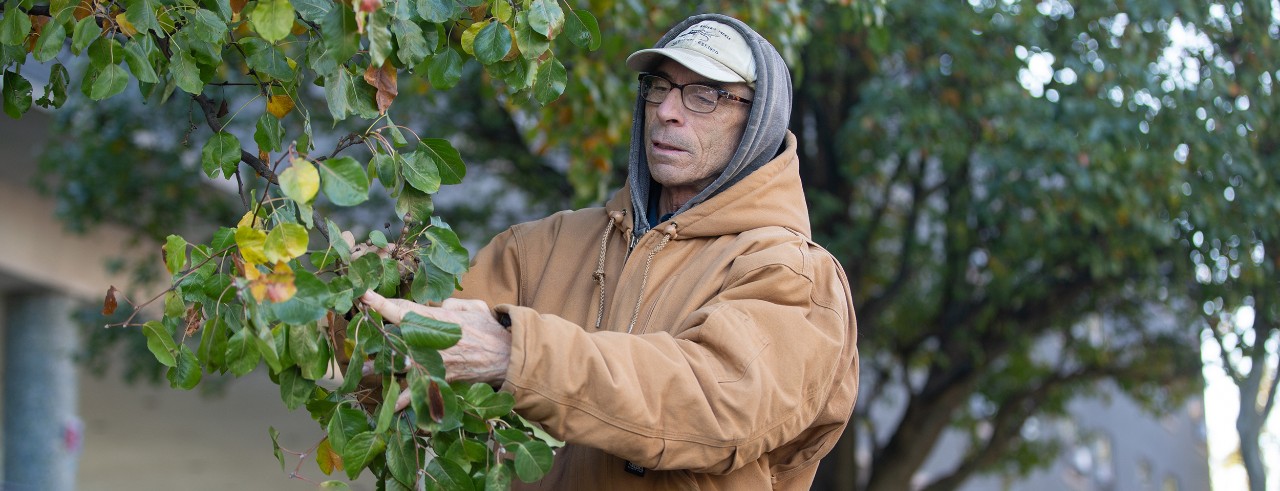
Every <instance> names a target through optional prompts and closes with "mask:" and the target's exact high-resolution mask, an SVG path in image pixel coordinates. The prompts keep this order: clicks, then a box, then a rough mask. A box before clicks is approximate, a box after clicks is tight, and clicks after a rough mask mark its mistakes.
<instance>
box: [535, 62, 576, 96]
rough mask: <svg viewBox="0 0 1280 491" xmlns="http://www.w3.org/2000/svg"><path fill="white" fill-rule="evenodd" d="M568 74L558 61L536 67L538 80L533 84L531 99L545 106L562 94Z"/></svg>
mask: <svg viewBox="0 0 1280 491" xmlns="http://www.w3.org/2000/svg"><path fill="white" fill-rule="evenodd" d="M568 81H569V74H568V72H566V71H565V69H564V65H563V64H561V63H560V60H558V59H554V58H553V59H551V60H548V61H547V62H545V63H543V64H542V65H541V66H539V67H538V80H537V81H536V82H534V84H533V98H534V99H537V100H538V102H539V103H541V104H543V105H546V104H550V103H551V102H552V101H554V100H556V99H558V98H560V94H563V93H564V87H565V84H567V83H568Z"/></svg>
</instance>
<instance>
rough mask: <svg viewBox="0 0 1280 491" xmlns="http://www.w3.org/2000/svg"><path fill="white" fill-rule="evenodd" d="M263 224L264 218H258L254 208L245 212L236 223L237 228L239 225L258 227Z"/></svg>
mask: <svg viewBox="0 0 1280 491" xmlns="http://www.w3.org/2000/svg"><path fill="white" fill-rule="evenodd" d="M261 226H262V219H261V218H258V214H257V213H254V212H253V210H249V211H247V212H245V214H244V216H241V217H240V221H239V222H237V223H236V227H237V228H238V227H249V228H258V227H261Z"/></svg>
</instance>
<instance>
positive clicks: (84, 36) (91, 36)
mask: <svg viewBox="0 0 1280 491" xmlns="http://www.w3.org/2000/svg"><path fill="white" fill-rule="evenodd" d="M96 20H97V18H96V17H94V16H92V15H91V16H88V17H85V18H83V19H80V20H79V21H77V22H76V27H75V29H72V31H71V53H72V54H76V55H79V54H80V52H81V51H84V49H85V48H87V47H89V45H90V44H93V41H94V40H96V39H98V36H99V35H101V34H102V28H101V27H98V23H97V22H96Z"/></svg>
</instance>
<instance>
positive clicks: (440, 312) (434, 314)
mask: <svg viewBox="0 0 1280 491" xmlns="http://www.w3.org/2000/svg"><path fill="white" fill-rule="evenodd" d="M360 301H362V302H364V304H365V305H368V306H369V308H371V309H373V310H374V311H376V312H378V314H380V315H382V318H383V319H384V320H386V321H388V322H391V323H392V324H400V321H401V320H403V319H404V316H405V314H408V313H409V312H414V313H416V314H418V315H421V316H423V317H430V318H433V319H436V320H440V321H444V322H452V323H454V324H457V325H459V326H461V327H462V340H460V341H458V344H456V345H454V346H452V347H449V348H448V349H445V350H442V351H440V356H441V358H443V359H444V367H445V378H446V379H447V380H449V381H450V382H467V383H475V382H484V383H487V384H489V385H498V384H501V383H502V381H503V379H505V378H506V376H507V365H509V364H510V362H511V332H510V331H508V330H507V329H506V328H504V327H502V324H499V323H498V320H497V319H495V318H494V317H493V312H492V311H490V310H489V305H488V304H486V303H485V302H484V301H481V300H459V299H454V298H450V299H446V300H445V301H444V303H442V304H441V306H440V307H431V306H427V305H422V304H419V303H416V302H413V301H411V300H405V299H399V298H386V297H383V296H382V295H379V294H377V293H376V292H373V291H368V292H365V294H364V295H363V296H361V297H360ZM408 396H409V393H408V392H407V391H406V392H404V393H402V394H400V399H399V400H397V401H396V410H400V409H403V408H404V407H405V406H407V405H408V404H409V397H408Z"/></svg>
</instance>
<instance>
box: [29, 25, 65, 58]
mask: <svg viewBox="0 0 1280 491" xmlns="http://www.w3.org/2000/svg"><path fill="white" fill-rule="evenodd" d="M66 40H67V28H65V27H62V23H61V22H57V21H56V20H55V21H50V22H49V23H47V24H45V25H44V30H42V31H41V32H40V39H38V40H36V45H35V46H34V48H35V49H34V50H32V51H31V56H32V57H34V58H35V59H36V61H40V62H45V61H49V60H52V59H53V57H55V56H58V53H60V52H62V44H63V42H64V41H66Z"/></svg>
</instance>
